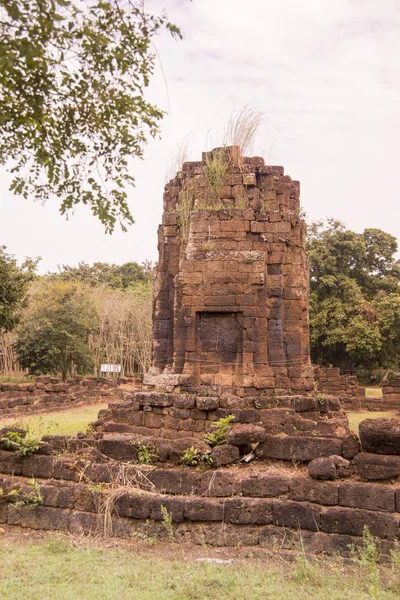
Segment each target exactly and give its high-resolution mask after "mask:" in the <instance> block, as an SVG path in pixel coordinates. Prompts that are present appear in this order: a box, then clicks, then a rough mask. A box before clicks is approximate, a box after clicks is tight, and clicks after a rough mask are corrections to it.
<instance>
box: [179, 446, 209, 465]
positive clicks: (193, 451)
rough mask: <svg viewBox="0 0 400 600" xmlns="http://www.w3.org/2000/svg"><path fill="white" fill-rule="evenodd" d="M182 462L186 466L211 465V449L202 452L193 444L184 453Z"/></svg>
mask: <svg viewBox="0 0 400 600" xmlns="http://www.w3.org/2000/svg"><path fill="white" fill-rule="evenodd" d="M181 462H182V463H183V464H184V465H185V466H186V467H198V466H199V465H201V464H203V465H205V466H208V467H210V466H211V465H212V464H213V459H212V457H211V452H210V450H207V452H204V453H202V452H200V450H198V449H197V448H195V447H194V446H191V447H190V448H188V449H187V450H185V452H184V453H183V454H182V456H181Z"/></svg>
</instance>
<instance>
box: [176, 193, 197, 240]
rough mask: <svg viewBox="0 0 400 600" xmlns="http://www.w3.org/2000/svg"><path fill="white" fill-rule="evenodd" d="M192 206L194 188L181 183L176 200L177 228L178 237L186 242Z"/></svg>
mask: <svg viewBox="0 0 400 600" xmlns="http://www.w3.org/2000/svg"><path fill="white" fill-rule="evenodd" d="M193 208H194V189H193V186H191V185H190V184H187V183H186V182H185V183H184V184H183V187H182V189H181V191H180V192H179V202H178V217H179V228H180V237H181V239H182V241H183V242H186V241H187V239H188V237H189V229H190V212H191V211H192V210H193Z"/></svg>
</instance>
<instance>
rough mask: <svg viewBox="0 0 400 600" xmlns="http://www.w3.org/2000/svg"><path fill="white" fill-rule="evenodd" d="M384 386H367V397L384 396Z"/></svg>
mask: <svg viewBox="0 0 400 600" xmlns="http://www.w3.org/2000/svg"><path fill="white" fill-rule="evenodd" d="M382 396H383V394H382V388H378V387H369V388H368V387H367V388H365V397H366V398H382Z"/></svg>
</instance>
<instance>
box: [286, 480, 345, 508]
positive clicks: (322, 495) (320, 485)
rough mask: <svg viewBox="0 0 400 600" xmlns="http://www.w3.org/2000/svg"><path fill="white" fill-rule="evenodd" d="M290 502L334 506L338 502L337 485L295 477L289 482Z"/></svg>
mask: <svg viewBox="0 0 400 600" xmlns="http://www.w3.org/2000/svg"><path fill="white" fill-rule="evenodd" d="M289 498H290V500H297V501H299V502H313V503H314V504H322V505H327V506H335V505H337V504H338V502H339V484H338V483H328V482H322V481H318V482H317V481H313V480H310V479H308V478H306V477H295V478H293V479H292V480H291V481H290V491H289Z"/></svg>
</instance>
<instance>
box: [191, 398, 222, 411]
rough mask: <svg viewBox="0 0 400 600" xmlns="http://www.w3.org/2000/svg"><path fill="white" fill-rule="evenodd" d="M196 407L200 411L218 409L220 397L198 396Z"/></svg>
mask: <svg viewBox="0 0 400 600" xmlns="http://www.w3.org/2000/svg"><path fill="white" fill-rule="evenodd" d="M196 408H198V409H199V410H200V411H207V410H216V409H217V408H219V398H213V397H209V396H208V397H207V396H205V397H200V396H199V397H198V398H196Z"/></svg>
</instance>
